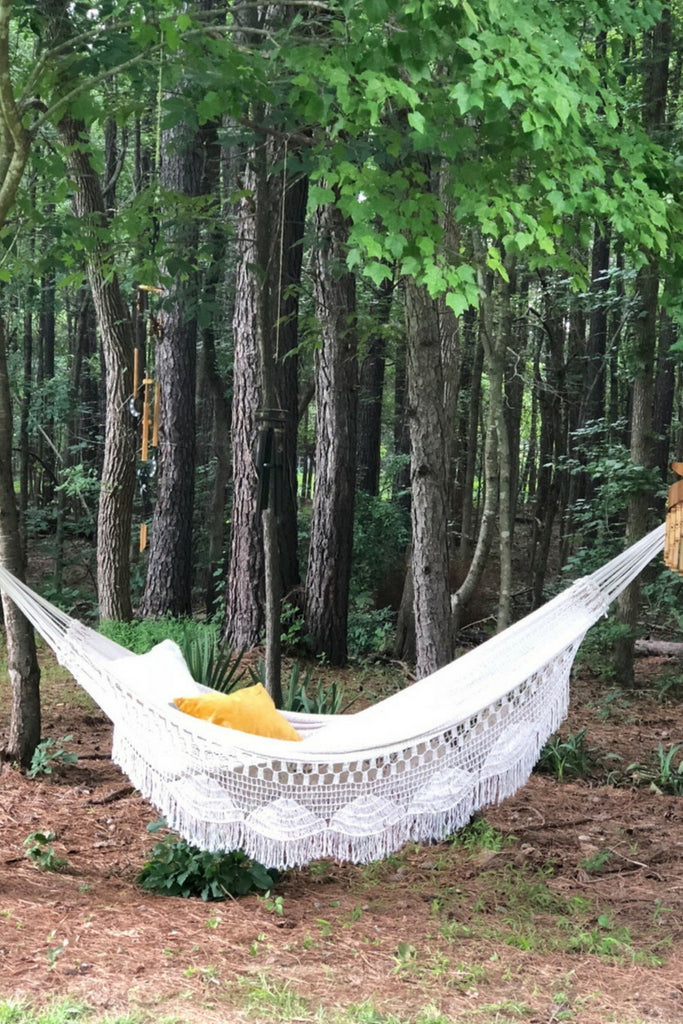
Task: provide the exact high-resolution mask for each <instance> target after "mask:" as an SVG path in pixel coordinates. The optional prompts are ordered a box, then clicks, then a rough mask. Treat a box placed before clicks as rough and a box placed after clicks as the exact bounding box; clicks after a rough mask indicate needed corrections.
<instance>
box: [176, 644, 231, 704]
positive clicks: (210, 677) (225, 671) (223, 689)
mask: <svg viewBox="0 0 683 1024" xmlns="http://www.w3.org/2000/svg"><path fill="white" fill-rule="evenodd" d="M179 646H180V649H181V651H182V652H183V658H184V659H185V663H186V665H187V667H188V669H189V671H190V675H191V676H192V678H193V679H196V681H197V682H198V683H201V684H202V685H203V686H208V687H210V688H211V689H212V690H218V691H219V692H220V693H230V692H231V691H232V690H236V689H238V688H239V687H240V686H243V685H244V681H245V677H246V673H245V670H244V669H243V668H241V667H240V666H241V663H242V658H243V657H244V648H243V649H242V650H241V651H239V652H238V653H237V655H235V651H234V649H233V648H232V647H229V646H226V647H221V646H220V644H219V642H218V638H217V637H216V635H215V633H212V632H211V631H209V630H206V631H205V632H202V633H191V632H189V631H186V632H185V633H183V635H182V637H181V640H180V645H179Z"/></svg>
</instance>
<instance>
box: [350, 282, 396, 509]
mask: <svg viewBox="0 0 683 1024" xmlns="http://www.w3.org/2000/svg"><path fill="white" fill-rule="evenodd" d="M392 295H393V282H392V281H391V279H386V280H384V281H383V282H382V284H381V285H380V286H379V288H378V289H377V291H376V292H375V294H374V296H373V301H372V307H371V316H372V322H373V325H374V329H373V331H372V333H371V334H370V337H369V338H368V347H367V353H366V356H365V359H364V360H363V362H362V364H361V368H360V377H359V398H358V487H359V489H360V490H361V491H365V492H366V494H372V495H377V494H379V471H380V447H381V436H382V397H383V394H384V363H385V352H386V346H387V337H386V325H387V324H388V323H389V316H390V315H391V300H392Z"/></svg>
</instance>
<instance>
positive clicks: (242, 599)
mask: <svg viewBox="0 0 683 1024" xmlns="http://www.w3.org/2000/svg"><path fill="white" fill-rule="evenodd" d="M244 188H245V190H249V193H250V194H249V195H248V196H245V197H244V198H243V199H241V200H240V201H239V204H238V208H237V224H236V228H235V243H236V247H237V253H238V262H237V268H236V272H235V312H234V316H233V321H232V332H233V344H234V356H233V386H232V416H231V420H232V478H233V488H232V510H231V516H230V552H229V559H228V575H227V583H226V591H225V621H224V626H223V636H224V638H225V640H226V641H227V642H228V643H229V644H231V645H232V646H234V647H238V648H239V647H255V646H256V644H258V643H259V642H260V639H261V631H262V629H263V626H264V609H263V600H264V590H263V571H264V568H263V538H262V537H261V533H260V530H259V522H258V515H257V500H258V476H257V472H256V440H257V421H256V417H257V413H258V409H259V404H260V399H261V380H260V369H259V362H260V357H259V345H258V331H259V317H260V306H259V290H260V283H259V276H258V274H257V273H256V269H257V268H258V267H260V266H261V263H260V260H259V253H258V251H257V246H256V238H257V231H256V216H257V207H256V202H257V200H258V196H257V194H256V180H255V176H254V174H253V171H252V170H251V168H250V167H249V166H247V168H246V171H245V176H244Z"/></svg>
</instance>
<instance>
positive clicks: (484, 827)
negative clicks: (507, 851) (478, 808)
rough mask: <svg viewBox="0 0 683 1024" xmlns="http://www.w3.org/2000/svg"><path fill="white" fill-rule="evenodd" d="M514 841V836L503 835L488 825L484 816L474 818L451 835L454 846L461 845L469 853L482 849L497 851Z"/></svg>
mask: <svg viewBox="0 0 683 1024" xmlns="http://www.w3.org/2000/svg"><path fill="white" fill-rule="evenodd" d="M513 842H515V837H514V836H504V835H503V833H502V832H499V831H498V829H496V828H494V827H493V825H490V824H489V823H488V821H487V820H486V818H475V819H474V820H473V821H471V822H470V823H469V825H465V827H464V828H461V829H460V831H459V832H457V833H456V834H455V835H454V836H453V837H452V843H453V845H454V846H462V847H463V848H464V849H465V850H467V852H468V853H470V854H476V853H479V852H480V851H482V850H492V851H494V852H498V851H499V850H502V849H504V848H505V847H506V846H509V845H510V844H511V843H513Z"/></svg>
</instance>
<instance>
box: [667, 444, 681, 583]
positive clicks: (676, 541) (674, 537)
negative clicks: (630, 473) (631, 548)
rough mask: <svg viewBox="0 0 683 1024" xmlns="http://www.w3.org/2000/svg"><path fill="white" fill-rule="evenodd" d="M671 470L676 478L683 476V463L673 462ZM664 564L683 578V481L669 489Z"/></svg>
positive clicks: (677, 482)
mask: <svg viewBox="0 0 683 1024" xmlns="http://www.w3.org/2000/svg"><path fill="white" fill-rule="evenodd" d="M671 469H672V470H673V472H674V473H675V474H676V476H679V477H681V476H683V462H672V463H671ZM664 564H665V565H666V567H667V569H671V570H672V572H677V573H678V575H679V576H683V480H677V481H676V482H675V483H673V484H672V485H671V487H670V488H669V495H668V498H667V502H666V528H665V533H664Z"/></svg>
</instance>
